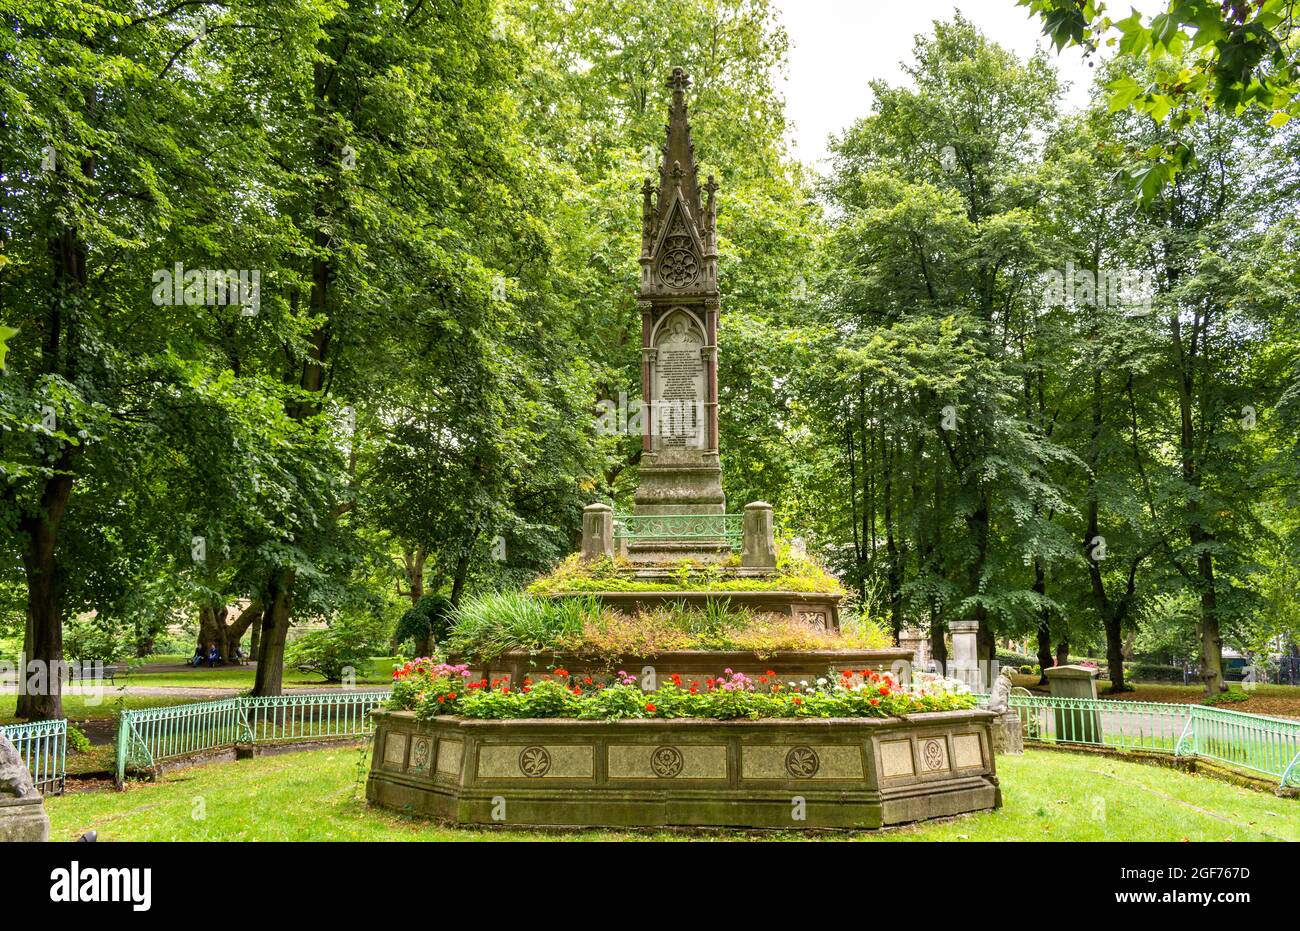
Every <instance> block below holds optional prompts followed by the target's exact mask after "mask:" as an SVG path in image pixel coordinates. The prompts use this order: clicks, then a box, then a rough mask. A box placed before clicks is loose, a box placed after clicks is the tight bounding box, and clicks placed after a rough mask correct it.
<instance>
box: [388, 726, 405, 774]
mask: <svg viewBox="0 0 1300 931" xmlns="http://www.w3.org/2000/svg"><path fill="white" fill-rule="evenodd" d="M384 763H385V764H386V765H388V766H392V767H395V768H396V769H402V768H403V767H404V766H405V765H406V735H405V734H397V733H393V732H391V731H390V732H389V734H388V737H387V738H385V739H384Z"/></svg>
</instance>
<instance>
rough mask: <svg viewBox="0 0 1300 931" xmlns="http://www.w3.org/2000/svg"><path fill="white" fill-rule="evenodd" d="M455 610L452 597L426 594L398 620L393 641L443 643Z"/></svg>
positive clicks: (399, 642) (400, 642)
mask: <svg viewBox="0 0 1300 931" xmlns="http://www.w3.org/2000/svg"><path fill="white" fill-rule="evenodd" d="M454 610H455V606H454V605H452V603H451V599H450V598H447V597H446V596H444V595H425V596H424V597H423V598H421V599H420V600H419V602H417V603H416V604H415V605H413V606H412V607H410V608H408V609H407V610H406V613H404V614H403V615H402V616H401V618H400V619H399V620H398V622H397V629H396V631H395V632H394V633H393V642H394V643H396V644H404V643H408V642H410V643H415V644H419V643H421V642H425V643H428V644H430V645H433V644H439V643H442V642H443V641H444V640H446V639H447V634H448V633H449V632H450V631H451V615H452V613H453V612H454Z"/></svg>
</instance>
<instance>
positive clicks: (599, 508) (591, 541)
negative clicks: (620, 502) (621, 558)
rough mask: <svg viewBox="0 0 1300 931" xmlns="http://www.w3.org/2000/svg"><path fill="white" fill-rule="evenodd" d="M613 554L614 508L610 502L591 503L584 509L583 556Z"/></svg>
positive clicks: (588, 557)
mask: <svg viewBox="0 0 1300 931" xmlns="http://www.w3.org/2000/svg"><path fill="white" fill-rule="evenodd" d="M613 555H614V509H613V508H612V507H610V506H609V505H608V504H589V505H587V506H586V507H585V508H583V509H582V558H583V559H600V558H601V557H603V556H609V557H612V556H613Z"/></svg>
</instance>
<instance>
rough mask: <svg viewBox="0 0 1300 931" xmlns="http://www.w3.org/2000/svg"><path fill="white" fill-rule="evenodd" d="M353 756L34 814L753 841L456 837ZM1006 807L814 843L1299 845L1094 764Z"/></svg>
mask: <svg viewBox="0 0 1300 931" xmlns="http://www.w3.org/2000/svg"><path fill="white" fill-rule="evenodd" d="M368 767H369V756H368V753H367V752H366V751H365V750H362V749H332V750H317V751H308V752H303V753H294V754H287V755H283V756H275V757H260V758H257V759H252V760H243V761H240V762H236V763H218V764H212V765H208V766H201V767H196V768H193V769H189V770H183V771H178V772H173V773H170V774H168V775H166V776H164V777H163V779H162V781H160V782H158V783H139V784H133V785H132V787H131V788H130V790H129V791H127V792H123V793H118V792H93V793H91V792H87V793H80V794H72V795H67V796H63V797H61V798H53V799H49V800H47V801H46V807H47V809H48V811H49V814H50V819H51V822H52V830H51V836H52V837H53V838H54V839H56V840H74V839H75V838H77V837H79V836H80V835H81V834H82V833H84V832H85V831H87V830H90V829H92V828H93V829H95V830H97V831H98V832H99V838H100V839H101V840H121V841H167V840H200V841H203V840H207V841H236V840H262V841H310V840H316V841H378V840H389V841H395V840H405V841H475V840H509V841H514V840H526V839H541V838H545V839H566V840H589V841H590V840H643V839H650V838H659V839H685V838H687V837H691V836H694V837H697V838H698V837H703V838H718V837H723V838H725V837H753V836H758V837H763V838H770V839H798V838H800V837H802V836H803V835H800V834H797V833H793V832H792V833H789V834H775V835H773V834H761V835H747V834H737V833H735V832H731V833H725V832H724V833H710V834H696V835H683V834H680V833H673V832H626V831H583V832H568V833H563V834H554V833H543V832H516V831H508V832H503V831H490V830H468V829H453V828H446V827H440V826H438V825H435V824H432V823H429V822H425V821H419V820H414V819H410V818H405V817H402V816H400V815H397V814H394V813H391V812H385V811H380V810H376V809H371V808H369V807H368V806H367V805H366V803H365V800H364V778H365V773H366V771H367V769H368ZM998 773H999V776H1000V777H1001V782H1002V789H1003V793H1004V807H1003V808H1002V809H1001V810H1000V811H997V812H987V813H982V814H977V815H970V816H966V817H962V818H957V819H953V820H949V821H946V822H937V823H929V824H922V825H917V826H912V827H906V828H900V829H895V830H890V831H885V832H881V833H876V834H871V833H860V834H855V835H826V836H827V837H828V838H830V839H852V840H861V841H868V842H883V841H935V840H942V841H968V840H969V841H1007V840H1075V841H1111V840H1119V841H1126V840H1134V841H1136V840H1143V841H1182V840H1190V841H1224V840H1232V841H1246V840H1290V841H1300V800H1296V799H1283V798H1277V797H1274V796H1271V795H1267V794H1264V793H1260V792H1253V791H1250V790H1248V789H1243V788H1240V787H1238V786H1234V785H1230V784H1227V783H1223V782H1218V781H1215V780H1213V779H1209V778H1206V777H1201V776H1193V775H1187V774H1185V773H1182V772H1178V771H1176V770H1170V769H1164V768H1161V767H1155V766H1147V765H1142V764H1138V763H1128V762H1124V761H1120V760H1114V759H1110V758H1106V757H1098V756H1088V755H1082V754H1068V753H1058V752H1052V751H1047V750H1029V751H1027V752H1026V753H1025V755H1024V756H1021V757H1000V758H999V760H998Z"/></svg>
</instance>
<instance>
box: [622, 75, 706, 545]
mask: <svg viewBox="0 0 1300 931" xmlns="http://www.w3.org/2000/svg"><path fill="white" fill-rule="evenodd" d="M690 83H691V82H690V78H688V77H687V76H686V73H685V72H684V71H683V70H682V69H681V68H674V69H673V72H672V76H671V77H670V78H669V79H668V86H669V88H670V89H671V90H672V102H671V104H670V107H669V114H668V126H667V142H666V143H665V144H664V146H663V148H662V150H661V152H662V159H661V162H660V165H659V181H658V184H657V185H656V184H655V183H654V182H653V181H651V180H650V179H647V180H646V182H645V184H644V185H643V186H642V188H641V257H640V261H641V289H640V295H639V300H638V301H637V307H638V308H639V310H640V312H641V387H642V393H643V399H644V403H645V409H646V410H647V413H646V415H645V416H643V417H642V433H641V447H642V453H641V464H640V471H639V478H638V482H637V489H636V496H635V498H634V502H635V507H634V513H635V514H636V515H638V516H649V515H691V516H699V517H704V516H708V515H718V516H721V515H722V514H724V513H725V512H726V498H725V497H724V496H723V493H722V464H721V461H720V459H719V457H718V312H719V308H720V306H721V304H720V296H719V293H718V249H717V202H716V199H715V198H716V194H717V191H718V185H717V183H716V182H715V181H714V180H713V176H712V175H710V176H709V177H708V180H707V181H706V182H705V183H704V184H703V185H701V184H700V181H699V171H698V168H697V166H696V163H695V145H694V143H692V142H691V127H690V124H689V123H688V122H687V119H686V88H687V87H689V86H690ZM701 192H703V198H702V196H701ZM655 547H656V548H657V550H658V551H664V550H667V553H668V555H669V557H670V558H694V559H708V558H710V557H713V558H716V557H717V554H718V553H720V552H723V551H725V544H724V543H723V542H722V541H720V540H715V541H709V540H708V538H707V534H699V535H696V538H693V539H691V540H689V541H686V540H683V541H678V542H677V543H676V544H674V545H667V546H665V545H664V544H663V543H656V544H655ZM643 548H644V547H643ZM629 556H631V557H632V558H633V559H636V558H637V556H638V552H637V547H636V546H634V547H633V549H632V551H631V552H630V553H629Z"/></svg>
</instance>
